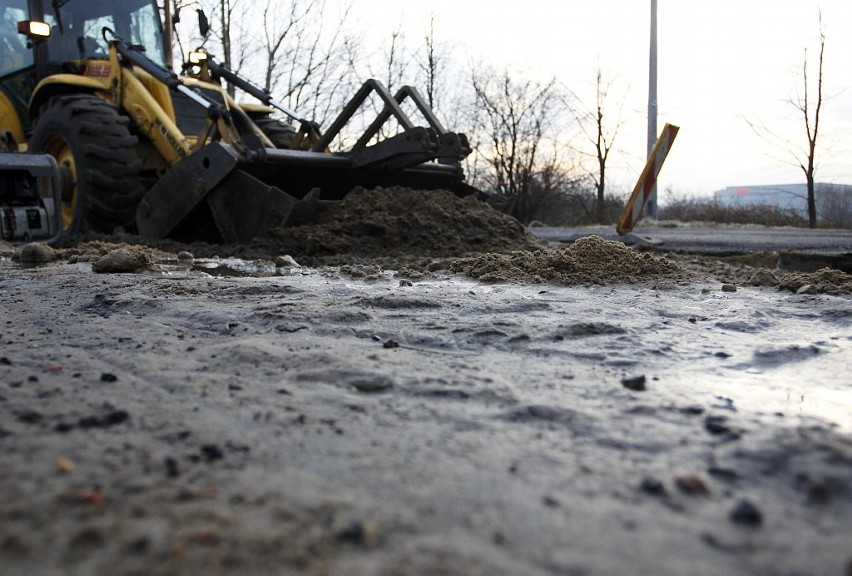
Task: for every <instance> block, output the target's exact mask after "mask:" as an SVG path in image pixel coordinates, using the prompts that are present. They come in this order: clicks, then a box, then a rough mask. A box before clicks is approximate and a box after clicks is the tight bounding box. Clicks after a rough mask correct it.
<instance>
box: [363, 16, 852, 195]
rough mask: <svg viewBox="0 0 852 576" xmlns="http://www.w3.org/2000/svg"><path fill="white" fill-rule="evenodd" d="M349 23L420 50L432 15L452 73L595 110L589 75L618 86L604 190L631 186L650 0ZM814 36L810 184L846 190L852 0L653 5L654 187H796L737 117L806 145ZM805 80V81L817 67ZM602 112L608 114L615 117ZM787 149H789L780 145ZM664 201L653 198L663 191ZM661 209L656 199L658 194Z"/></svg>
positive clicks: (851, 152)
mask: <svg viewBox="0 0 852 576" xmlns="http://www.w3.org/2000/svg"><path fill="white" fill-rule="evenodd" d="M353 4H354V11H355V17H356V19H355V21H354V23H355V25H356V26H358V27H359V29H360V30H361V31H362V32H363V33H364V34H365V36H366V39H367V41H368V42H375V43H377V44H380V43H381V42H384V41H386V39H387V38H388V37H389V35H390V33H391V31H392V30H393V29H394V28H396V27H397V26H399V25H401V27H402V29H403V30H404V31H405V33H406V36H407V38H408V40H409V42H411V43H415V42H422V38H423V35H424V33H425V31H426V30H427V28H428V23H429V20H430V17H431V16H432V15H434V16H435V23H436V35H437V37H438V40H439V41H440V42H442V43H445V44H446V45H447V46H448V47H450V48H451V50H452V54H453V55H454V56H455V57H456V60H457V61H458V63H459V64H460V68H461V69H462V70H464V69H465V68H466V67H467V66H468V64H469V62H472V61H475V60H479V61H485V62H489V63H492V64H494V65H496V66H498V67H502V66H511V67H513V68H515V69H517V70H520V71H522V73H525V74H529V75H531V76H535V77H540V78H542V79H546V78H549V77H556V78H557V79H558V80H559V81H560V82H562V83H564V84H565V85H566V86H568V87H569V88H571V89H572V90H574V91H575V92H577V93H578V94H581V95H583V94H585V95H587V96H586V97H587V98H589V99H590V101H593V99H594V80H595V71H596V69H597V67H598V63H600V66H601V69H602V70H603V71H604V74H605V75H606V76H607V77H609V78H614V79H615V80H616V85H617V86H619V87H620V88H621V89H622V92H623V96H622V97H620V98H619V99H618V101H617V102H616V103H615V104H614V105H615V106H616V107H617V108H620V109H621V113H622V114H623V115H624V117H625V118H626V119H627V120H628V124H627V125H626V127H625V129H624V130H623V132H622V133H621V134H620V136H619V139H618V142H617V143H616V146H617V147H620V148H622V149H623V151H624V154H620V155H619V157H618V158H617V159H616V162H617V165H614V166H613V167H614V168H617V171H616V176H615V178H616V181H615V182H612V184H614V185H617V186H620V187H622V188H626V189H630V188H632V186H633V183H634V182H635V179H636V177H637V175H638V173H639V172H640V171H641V169H642V165H643V161H641V160H640V159H639V158H640V157H641V156H642V155H643V154H644V150H645V147H646V139H647V98H648V42H649V23H650V0H525V1H523V2H517V1H509V0H505V1H501V0H369V2H360V1H359V2H354V3H353ZM820 10H821V11H822V19H823V29H824V31H825V36H826V48H825V50H826V56H825V66H824V75H825V83H824V93H825V94H826V95H827V97H826V101H825V103H824V108H823V117H822V125H821V129H822V135H823V136H824V138H823V139H822V140H821V143H820V148H821V150H822V151H823V153H822V154H821V156H820V157H821V161H820V163H819V171H818V174H817V179H818V181H825V182H837V183H845V184H852V1H850V0H712V1H699V0H658V29H659V31H658V46H659V61H658V62H659V63H658V75H659V81H658V100H659V116H658V118H659V119H658V126H659V128H660V129H662V126H663V125H664V124H665V122H671V123H672V124H676V125H678V126H680V127H681V131H680V134H679V135H678V137H677V141H676V142H675V145H674V147H673V148H672V151H671V154H670V155H669V158H668V160H667V162H666V166H665V167H664V169H663V173H662V175H661V178H660V184H661V187H660V190H661V191H662V190H664V189H666V188H671V189H672V190H674V191H676V192H677V193H679V194H707V193H710V192H713V191H714V190H718V189H720V188H724V187H726V186H734V185H749V184H785V183H791V182H800V181H802V178H803V176H802V173H801V170H799V169H798V168H795V167H793V166H792V165H790V164H789V163H787V162H784V161H781V160H779V159H778V158H781V159H783V160H785V161H787V160H790V157H789V155H786V154H785V152H784V150H783V149H782V148H777V147H773V146H772V145H770V144H768V143H767V142H765V141H764V140H761V139H760V138H759V137H757V136H756V135H755V134H754V132H753V131H752V130H751V129H750V128H749V127H748V125H747V124H746V122H745V121H744V120H742V119H741V117H747V118H750V119H752V120H753V121H755V122H763V123H765V124H766V125H769V126H771V127H772V129H773V130H774V131H775V132H777V133H779V134H781V135H783V136H785V137H787V138H789V139H790V140H792V141H793V142H795V143H797V144H803V143H804V125H803V120H802V118H801V115H800V114H798V113H797V112H796V110H795V109H794V108H793V107H792V105H791V104H789V102H788V100H789V99H790V98H791V97H795V96H796V95H797V93H801V86H802V64H803V59H804V55H805V49H806V48H808V56H809V58H810V59H811V60H813V63H814V65H815V64H816V57H817V54H818V38H819V12H820ZM812 75H813V76H814V77H815V76H816V68H814V70H813V72H812ZM613 113H617V110H614V111H613ZM788 148H789V147H788ZM661 194H662V192H661ZM661 201H664V198H661Z"/></svg>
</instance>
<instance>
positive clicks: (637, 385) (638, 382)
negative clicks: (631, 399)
mask: <svg viewBox="0 0 852 576" xmlns="http://www.w3.org/2000/svg"><path fill="white" fill-rule="evenodd" d="M621 385H622V386H624V387H625V388H627V389H628V390H633V391H634V392H642V391H644V390H645V375H644V374H642V375H640V376H635V377H633V378H623V379H622V380H621Z"/></svg>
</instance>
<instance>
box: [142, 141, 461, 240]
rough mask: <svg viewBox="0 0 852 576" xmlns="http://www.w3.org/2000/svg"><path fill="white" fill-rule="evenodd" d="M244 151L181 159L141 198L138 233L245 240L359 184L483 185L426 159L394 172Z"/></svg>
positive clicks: (212, 150)
mask: <svg viewBox="0 0 852 576" xmlns="http://www.w3.org/2000/svg"><path fill="white" fill-rule="evenodd" d="M242 152H243V151H240V150H235V148H234V147H233V146H230V145H227V144H221V143H212V144H208V145H207V146H205V147H204V148H202V149H201V150H199V151H197V152H195V153H193V154H192V155H190V156H188V157H187V158H185V159H184V160H182V161H181V162H180V163H179V164H177V165H175V166H174V167H173V168H172V169H170V170H169V171H168V172H167V173H166V174H165V175H163V176H162V177H161V178H160V179H159V180H158V181H157V183H156V184H155V186H154V187H153V188H152V189H151V190H150V191H149V192H148V193H147V194H146V196H145V197H144V198H143V200H142V202H141V203H140V205H139V209H138V211H137V216H136V223H137V228H138V230H139V233H140V234H141V235H142V236H143V237H146V238H165V237H167V236H175V237H183V236H186V237H193V238H196V239H203V240H209V241H224V242H226V243H245V242H248V241H250V240H251V239H252V238H254V237H256V236H258V235H260V234H262V233H263V232H265V231H266V230H268V229H270V228H274V227H279V226H295V225H299V224H305V223H308V222H309V221H310V220H311V219H312V217H313V214H314V213H315V211H316V209H317V206H318V205H320V204H321V203H322V202H324V201H339V200H342V199H343V198H345V197H346V195H347V194H349V192H351V191H352V190H354V189H356V188H366V189H370V188H376V187H379V186H382V187H391V186H399V187H404V188H415V189H423V190H429V189H439V188H440V189H446V190H451V191H454V192H456V193H457V194H458V195H460V196H463V195H467V194H470V193H473V192H475V191H476V190H475V189H474V188H472V187H470V186H468V185H466V184H465V183H464V179H463V175H462V173H461V170H460V168H459V167H458V166H452V165H442V164H435V163H424V164H421V165H419V166H415V167H412V168H407V169H403V170H393V171H389V170H387V169H379V170H377V169H370V168H369V167H364V166H359V165H358V162H357V159H353V158H351V157H349V156H346V155H338V154H327V153H321V152H305V151H298V150H278V149H264V148H259V149H255V150H252V151H251V153H250V154H248V155H246V154H244V153H242ZM246 156H248V157H250V159H247V158H246ZM211 220H212V226H211ZM211 231H213V232H214V234H211V233H210V232H211Z"/></svg>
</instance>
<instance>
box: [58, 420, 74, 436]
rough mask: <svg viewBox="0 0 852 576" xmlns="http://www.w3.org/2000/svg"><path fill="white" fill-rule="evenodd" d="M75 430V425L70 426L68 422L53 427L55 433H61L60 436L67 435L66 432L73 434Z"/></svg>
mask: <svg viewBox="0 0 852 576" xmlns="http://www.w3.org/2000/svg"><path fill="white" fill-rule="evenodd" d="M73 429H74V425H73V424H68V423H67V422H60V423H59V424H57V425H56V426H54V427H53V430H54V431H55V432H59V433H60V434H65V433H66V432H71V430H73Z"/></svg>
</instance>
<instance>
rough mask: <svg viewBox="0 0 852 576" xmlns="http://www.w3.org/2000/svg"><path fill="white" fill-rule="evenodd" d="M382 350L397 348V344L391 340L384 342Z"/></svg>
mask: <svg viewBox="0 0 852 576" xmlns="http://www.w3.org/2000/svg"><path fill="white" fill-rule="evenodd" d="M382 347H384V348H388V349H390V348H399V342H397V341H396V340H394V339H393V338H391V339H390V340H386V341H385V343H384V344H382Z"/></svg>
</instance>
